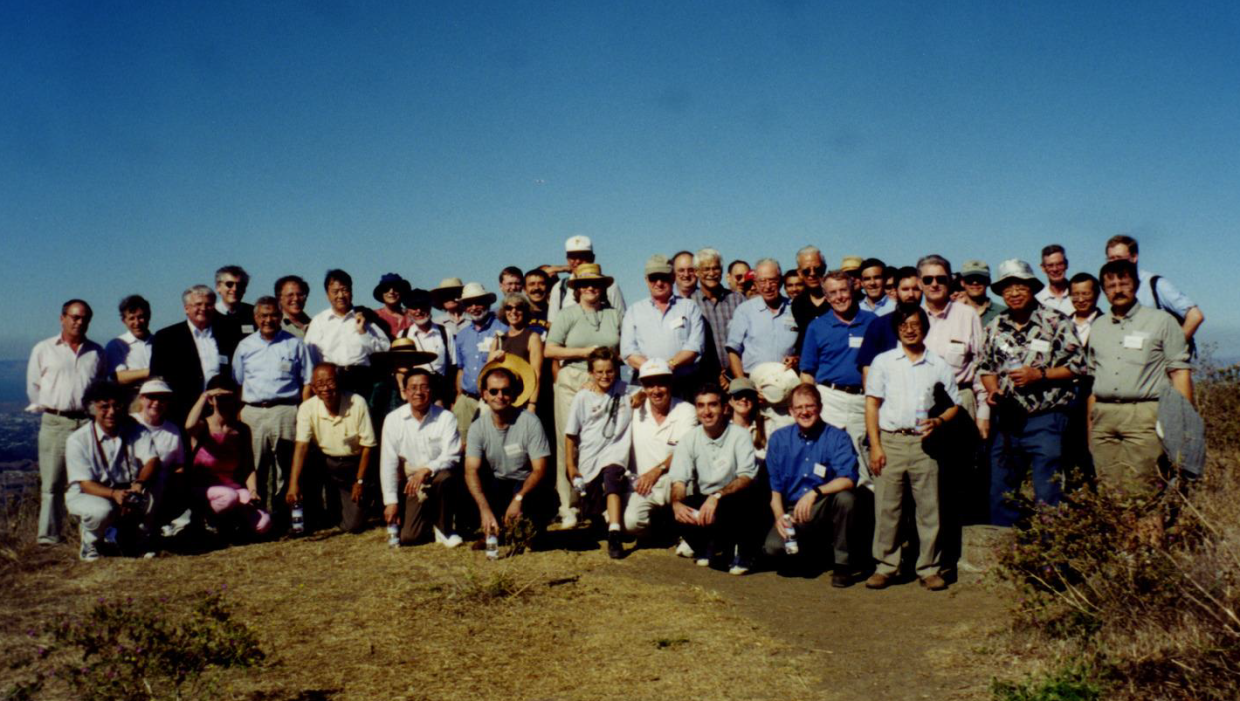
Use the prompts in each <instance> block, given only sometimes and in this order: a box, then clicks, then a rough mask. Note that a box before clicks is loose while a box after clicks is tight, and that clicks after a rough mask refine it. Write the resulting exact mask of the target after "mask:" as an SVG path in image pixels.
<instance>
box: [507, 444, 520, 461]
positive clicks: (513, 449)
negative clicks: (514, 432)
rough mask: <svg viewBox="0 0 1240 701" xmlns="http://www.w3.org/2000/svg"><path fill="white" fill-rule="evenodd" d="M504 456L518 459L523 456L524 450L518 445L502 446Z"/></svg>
mask: <svg viewBox="0 0 1240 701" xmlns="http://www.w3.org/2000/svg"><path fill="white" fill-rule="evenodd" d="M504 454H505V455H507V456H508V457H510V458H519V457H521V456H522V455H524V454H525V450H524V449H522V448H521V444H520V443H509V444H508V445H506V446H504Z"/></svg>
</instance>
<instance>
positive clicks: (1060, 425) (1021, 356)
mask: <svg viewBox="0 0 1240 701" xmlns="http://www.w3.org/2000/svg"><path fill="white" fill-rule="evenodd" d="M1041 288H1042V283H1041V282H1040V281H1039V280H1038V279H1037V277H1036V276H1035V275H1034V274H1033V268H1032V266H1030V265H1029V264H1028V263H1026V262H1025V261H1022V260H1016V259H1012V260H1007V261H1004V262H1003V263H1002V264H1001V265H1000V266H999V279H998V280H996V281H995V282H994V283H993V284H992V285H991V289H993V290H994V291H995V293H996V294H998V295H1000V296H1001V297H1003V302H1004V304H1006V305H1007V307H1008V308H1007V309H1006V310H1004V311H1003V313H1002V314H1000V315H999V316H997V317H995V318H994V319H993V320H991V322H990V324H989V325H988V326H987V327H986V342H985V345H984V346H983V349H982V357H981V361H980V363H979V368H978V372H979V374H980V375H981V377H982V384H984V385H985V386H986V394H987V397H986V401H987V403H988V404H990V406H991V434H992V435H993V436H994V445H993V446H992V448H991V457H990V465H991V467H990V518H991V522H992V523H994V524H995V525H999V526H1010V525H1012V524H1013V523H1015V522H1016V520H1017V519H1018V518H1019V513H1018V512H1017V511H1016V509H1015V508H1014V507H1013V504H1012V502H1011V500H1010V499H1009V498H1008V494H1009V493H1011V492H1016V491H1018V490H1019V489H1020V484H1021V482H1022V481H1023V479H1024V476H1025V470H1026V466H1028V468H1030V469H1032V472H1033V489H1034V493H1035V495H1036V496H1037V499H1038V501H1039V502H1043V503H1046V504H1051V505H1054V504H1057V503H1058V502H1059V497H1060V486H1059V480H1060V473H1061V462H1062V453H1063V436H1064V431H1065V429H1066V428H1067V425H1068V413H1067V408H1068V406H1069V405H1070V404H1071V403H1072V398H1073V383H1072V380H1073V378H1075V377H1077V376H1078V375H1083V374H1085V372H1086V368H1085V351H1084V348H1083V347H1082V344H1081V342H1080V339H1078V338H1077V335H1076V327H1075V326H1073V324H1072V320H1071V319H1069V318H1067V317H1065V316H1063V315H1062V314H1060V313H1059V312H1057V311H1054V310H1052V309H1050V308H1049V307H1046V306H1043V305H1041V304H1039V303H1038V301H1037V299H1036V298H1035V296H1034V295H1036V294H1037V292H1038V290H1040V289H1041Z"/></svg>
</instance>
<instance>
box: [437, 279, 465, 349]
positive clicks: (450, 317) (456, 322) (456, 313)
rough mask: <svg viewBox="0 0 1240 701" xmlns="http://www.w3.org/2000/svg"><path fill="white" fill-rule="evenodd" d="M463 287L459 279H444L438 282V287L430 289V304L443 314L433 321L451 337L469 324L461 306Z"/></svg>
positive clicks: (463, 284)
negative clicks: (450, 334)
mask: <svg viewBox="0 0 1240 701" xmlns="http://www.w3.org/2000/svg"><path fill="white" fill-rule="evenodd" d="M464 287H465V283H463V282H461V278H459V277H446V278H444V279H443V280H440V281H439V286H438V287H434V288H432V289H431V303H432V304H433V305H434V306H435V308H436V309H439V310H441V311H442V312H443V313H442V314H440V315H439V316H436V317H435V319H434V321H435V323H436V324H439V325H440V326H443V327H444V328H445V329H447V330H448V331H450V332H452V334H453V335H455V334H457V333H458V332H460V330H461V329H463V328H465V326H466V325H468V324H469V320H468V319H466V318H465V308H464V307H462V306H461V290H462V289H463V288H464Z"/></svg>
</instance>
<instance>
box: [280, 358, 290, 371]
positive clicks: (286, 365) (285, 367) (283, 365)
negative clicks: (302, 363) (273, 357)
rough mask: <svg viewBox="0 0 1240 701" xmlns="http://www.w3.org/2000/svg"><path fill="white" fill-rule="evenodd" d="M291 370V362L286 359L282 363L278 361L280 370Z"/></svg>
mask: <svg viewBox="0 0 1240 701" xmlns="http://www.w3.org/2000/svg"><path fill="white" fill-rule="evenodd" d="M292 371H293V364H292V363H290V362H289V361H287V360H286V361H284V362H283V363H280V372H292Z"/></svg>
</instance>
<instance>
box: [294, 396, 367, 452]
mask: <svg viewBox="0 0 1240 701" xmlns="http://www.w3.org/2000/svg"><path fill="white" fill-rule="evenodd" d="M296 441H297V442H298V443H310V442H313V443H315V444H316V445H318V446H319V450H321V451H323V454H324V455H330V456H331V457H334V458H348V457H353V456H354V455H361V454H362V448H373V447H375V446H376V445H377V442H376V441H375V428H374V426H373V425H372V424H371V423H370V411H369V410H367V408H366V402H365V401H364V400H363V399H362V398H361V397H360V396H358V395H356V394H353V393H352V392H342V393H341V395H340V414H339V415H337V416H332V415H331V414H330V413H328V411H327V406H326V405H325V404H323V400H321V399H319V398H318V397H311V398H309V399H307V400H306V401H304V402H302V403H301V406H299V407H297V435H296Z"/></svg>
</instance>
